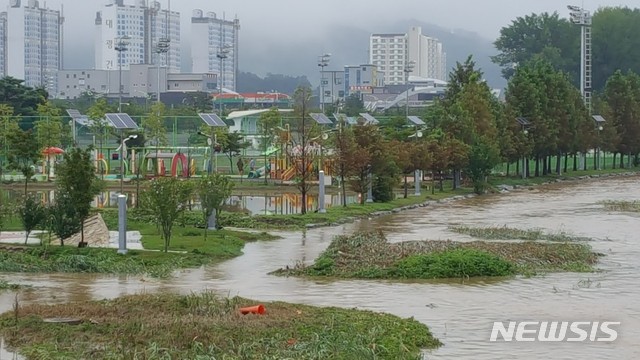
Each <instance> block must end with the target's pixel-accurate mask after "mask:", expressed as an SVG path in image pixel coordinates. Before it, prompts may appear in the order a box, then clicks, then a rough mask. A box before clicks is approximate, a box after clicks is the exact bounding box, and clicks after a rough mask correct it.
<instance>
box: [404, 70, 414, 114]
mask: <svg viewBox="0 0 640 360" xmlns="http://www.w3.org/2000/svg"><path fill="white" fill-rule="evenodd" d="M415 66H416V62H415V61H413V60H411V61H409V62H407V63H406V64H405V66H404V73H405V74H406V76H405V77H406V84H407V104H406V109H405V113H406V114H405V115H406V116H407V117H409V90H410V88H409V74H410V73H412V72H413V68H414V67H415Z"/></svg>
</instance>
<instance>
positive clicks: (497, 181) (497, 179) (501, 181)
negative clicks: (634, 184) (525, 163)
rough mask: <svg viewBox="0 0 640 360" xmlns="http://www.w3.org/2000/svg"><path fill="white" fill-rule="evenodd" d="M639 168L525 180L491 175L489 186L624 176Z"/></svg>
mask: <svg viewBox="0 0 640 360" xmlns="http://www.w3.org/2000/svg"><path fill="white" fill-rule="evenodd" d="M636 171H637V168H626V169H605V170H593V169H591V170H583V171H568V172H566V173H565V172H563V173H562V175H559V176H558V175H555V174H552V175H546V176H538V177H528V178H526V179H523V178H522V177H519V176H509V177H507V176H499V175H491V176H490V177H489V184H490V185H492V186H498V185H509V186H514V185H516V186H534V185H540V184H542V183H546V182H554V181H556V180H558V179H562V180H571V179H578V178H580V177H582V176H592V175H606V174H623V173H629V172H636Z"/></svg>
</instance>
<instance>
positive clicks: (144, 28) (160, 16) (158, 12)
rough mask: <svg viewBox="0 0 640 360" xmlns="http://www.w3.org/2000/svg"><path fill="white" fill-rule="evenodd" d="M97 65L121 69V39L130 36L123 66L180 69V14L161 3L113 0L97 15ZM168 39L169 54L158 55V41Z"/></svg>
mask: <svg viewBox="0 0 640 360" xmlns="http://www.w3.org/2000/svg"><path fill="white" fill-rule="evenodd" d="M95 26H96V35H95V44H96V45H95V68H96V69H99V70H117V69H119V67H120V62H119V60H120V53H118V51H117V50H116V44H117V43H118V42H119V41H118V39H119V38H122V37H125V36H128V37H129V39H128V40H126V41H127V43H128V45H127V46H126V47H125V48H126V50H124V51H122V52H121V54H122V59H121V60H122V69H123V70H126V69H129V65H132V64H156V65H157V64H158V63H160V66H162V67H168V68H169V71H170V72H179V71H180V67H181V58H180V13H179V12H176V11H170V10H168V9H162V8H161V5H160V2H158V1H153V2H151V3H149V2H148V0H136V3H135V4H134V5H126V4H124V0H112V2H111V3H109V4H107V5H105V6H104V7H103V9H102V10H101V11H99V12H98V13H97V14H96V19H95ZM161 39H168V40H169V43H170V46H169V50H168V52H167V53H163V54H161V55H160V56H158V53H157V52H156V49H157V44H158V43H159V41H160V40H161Z"/></svg>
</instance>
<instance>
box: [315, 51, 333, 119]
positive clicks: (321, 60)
mask: <svg viewBox="0 0 640 360" xmlns="http://www.w3.org/2000/svg"><path fill="white" fill-rule="evenodd" d="M329 61H331V54H329V53H326V54H322V55H320V56H319V57H318V66H319V67H320V109H321V110H322V113H323V114H324V68H325V67H327V66H329ZM331 95H332V96H333V94H331Z"/></svg>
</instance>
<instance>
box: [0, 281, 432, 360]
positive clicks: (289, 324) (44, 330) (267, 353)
mask: <svg viewBox="0 0 640 360" xmlns="http://www.w3.org/2000/svg"><path fill="white" fill-rule="evenodd" d="M255 304H258V303H257V302H255V301H252V300H248V299H242V298H238V297H235V298H222V297H219V296H217V295H215V294H213V293H210V292H205V293H202V294H197V295H195V294H193V295H187V296H180V295H174V294H162V295H135V296H126V297H122V298H118V299H115V300H109V301H92V302H82V303H72V304H61V305H37V304H34V305H27V306H21V307H18V309H17V310H16V311H14V313H7V314H4V315H2V316H1V317H0V335H2V336H3V337H5V339H6V340H7V343H8V344H9V345H10V346H12V347H15V348H17V349H18V350H19V351H20V353H21V354H23V355H25V356H26V357H27V359H40V358H65V359H66V358H70V359H86V358H91V359H345V360H347V359H349V360H350V359H390V360H396V359H416V360H417V359H420V358H421V354H420V352H421V349H425V348H427V349H428V348H435V347H438V346H440V345H441V344H440V342H439V341H438V340H437V339H435V338H434V337H433V335H432V334H431V333H430V331H429V329H428V328H427V326H425V325H423V324H421V323H419V322H418V321H416V320H414V319H401V318H399V317H396V316H393V315H387V314H380V313H374V312H370V311H360V310H355V309H339V308H319V307H312V306H306V305H295V304H288V303H283V302H275V303H263V304H264V306H265V308H266V313H265V314H263V315H253V314H249V315H241V314H240V313H239V308H240V307H243V306H251V305H255ZM45 318H77V319H80V320H83V322H82V323H81V324H80V325H76V326H70V325H65V324H49V323H45V322H43V319H45ZM167 329H170V331H168V330H167Z"/></svg>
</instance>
